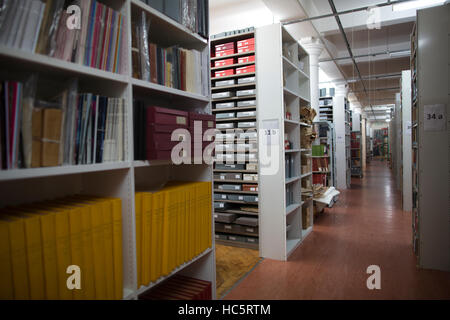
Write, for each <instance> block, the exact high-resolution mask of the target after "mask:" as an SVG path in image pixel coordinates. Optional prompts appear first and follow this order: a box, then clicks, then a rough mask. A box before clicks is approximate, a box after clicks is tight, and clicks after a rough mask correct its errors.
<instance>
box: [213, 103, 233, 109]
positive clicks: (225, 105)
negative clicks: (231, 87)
mask: <svg viewBox="0 0 450 320" xmlns="http://www.w3.org/2000/svg"><path fill="white" fill-rule="evenodd" d="M235 106H236V104H235V102H222V103H216V109H225V108H234V107H235Z"/></svg>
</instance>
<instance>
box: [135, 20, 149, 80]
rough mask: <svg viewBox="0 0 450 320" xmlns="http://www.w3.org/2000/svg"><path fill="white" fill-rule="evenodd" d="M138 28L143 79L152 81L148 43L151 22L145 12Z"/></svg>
mask: <svg viewBox="0 0 450 320" xmlns="http://www.w3.org/2000/svg"><path fill="white" fill-rule="evenodd" d="M137 29H138V31H139V34H138V41H139V52H140V61H141V78H142V80H145V81H150V54H149V44H148V39H149V37H148V33H149V29H150V23H147V15H146V14H145V12H142V13H141V17H140V21H139V26H138V28H137Z"/></svg>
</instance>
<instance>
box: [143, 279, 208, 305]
mask: <svg viewBox="0 0 450 320" xmlns="http://www.w3.org/2000/svg"><path fill="white" fill-rule="evenodd" d="M139 299H140V300H211V299H212V294H211V282H209V281H204V280H200V279H195V278H190V277H183V276H180V275H175V276H173V277H172V278H170V279H168V280H167V281H164V282H163V283H162V284H160V285H158V286H157V287H156V288H154V289H152V290H149V291H148V292H146V293H144V294H142V295H141V296H139Z"/></svg>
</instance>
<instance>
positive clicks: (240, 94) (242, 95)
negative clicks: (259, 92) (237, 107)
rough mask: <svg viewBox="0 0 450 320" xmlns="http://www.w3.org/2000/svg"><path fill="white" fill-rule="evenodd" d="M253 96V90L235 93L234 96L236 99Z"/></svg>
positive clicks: (254, 91)
mask: <svg viewBox="0 0 450 320" xmlns="http://www.w3.org/2000/svg"><path fill="white" fill-rule="evenodd" d="M255 94H256V90H255V89H250V90H239V91H236V96H238V97H245V96H253V95H255Z"/></svg>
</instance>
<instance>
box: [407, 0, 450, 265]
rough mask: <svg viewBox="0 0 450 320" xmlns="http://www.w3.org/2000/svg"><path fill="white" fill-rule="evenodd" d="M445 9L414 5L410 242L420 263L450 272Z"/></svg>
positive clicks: (449, 104) (449, 26)
mask: <svg viewBox="0 0 450 320" xmlns="http://www.w3.org/2000/svg"><path fill="white" fill-rule="evenodd" d="M449 10H450V6H449V5H444V6H439V7H434V8H429V9H423V10H418V11H417V20H416V25H415V27H414V29H413V33H412V36H411V106H412V107H411V111H412V199H413V209H412V212H413V214H412V220H413V221H412V227H413V239H412V241H413V247H414V252H415V254H416V255H417V265H418V267H420V268H425V269H437V270H444V271H450V250H449V246H450V219H449V212H450V211H449V205H450V202H449V200H450V197H449V194H450V190H449V188H450V186H449V171H448V167H449V160H450V155H449V152H448V150H449V143H450V126H449V123H448V115H449V114H450V101H449V97H450V95H449V94H450V92H449V87H450V85H449V78H448V66H449V56H450V52H449V30H450V20H449V16H450V14H449V13H450V11H449ZM430 57H433V59H430ZM443 68H444V70H447V71H446V72H443ZM444 150H445V151H444Z"/></svg>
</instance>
